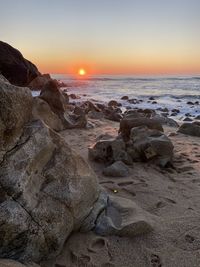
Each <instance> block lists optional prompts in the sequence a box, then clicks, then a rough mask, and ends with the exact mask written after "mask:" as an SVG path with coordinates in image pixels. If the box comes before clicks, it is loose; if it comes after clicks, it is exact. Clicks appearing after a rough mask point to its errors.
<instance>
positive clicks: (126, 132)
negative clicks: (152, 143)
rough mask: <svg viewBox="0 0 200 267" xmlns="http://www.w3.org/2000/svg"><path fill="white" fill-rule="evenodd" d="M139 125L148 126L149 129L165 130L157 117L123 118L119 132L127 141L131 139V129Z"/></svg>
mask: <svg viewBox="0 0 200 267" xmlns="http://www.w3.org/2000/svg"><path fill="white" fill-rule="evenodd" d="M138 126H147V127H148V128H149V129H156V130H158V131H162V132H163V127H162V125H161V123H160V122H158V121H157V120H156V119H149V118H136V119H126V118H124V119H122V120H121V121H120V128H119V133H121V134H122V137H123V139H124V140H125V141H127V140H129V137H130V132H131V129H132V128H134V127H138Z"/></svg>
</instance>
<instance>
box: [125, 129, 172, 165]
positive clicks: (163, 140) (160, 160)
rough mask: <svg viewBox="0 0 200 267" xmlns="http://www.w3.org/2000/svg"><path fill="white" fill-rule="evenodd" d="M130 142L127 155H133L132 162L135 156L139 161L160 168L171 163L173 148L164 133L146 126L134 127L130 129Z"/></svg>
mask: <svg viewBox="0 0 200 267" xmlns="http://www.w3.org/2000/svg"><path fill="white" fill-rule="evenodd" d="M130 141H131V142H132V144H129V150H128V153H129V155H130V156H132V155H134V158H133V157H132V158H133V160H135V158H136V157H135V155H137V157H138V158H139V159H140V160H141V161H152V162H155V163H156V164H158V165H160V166H161V167H165V166H166V165H167V164H171V163H172V158H173V149H174V146H173V144H172V142H171V140H170V139H169V138H168V137H167V136H166V135H165V134H164V133H162V132H160V131H158V130H156V129H148V128H147V127H146V126H141V127H136V128H132V129H131V134H130ZM131 147H132V150H133V151H131V149H130V148H131Z"/></svg>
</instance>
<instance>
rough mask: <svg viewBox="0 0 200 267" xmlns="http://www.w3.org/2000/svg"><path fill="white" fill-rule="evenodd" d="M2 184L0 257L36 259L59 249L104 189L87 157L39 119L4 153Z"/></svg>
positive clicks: (28, 126) (1, 172)
mask: <svg viewBox="0 0 200 267" xmlns="http://www.w3.org/2000/svg"><path fill="white" fill-rule="evenodd" d="M0 185H1V192H2V193H1V204H0V231H1V236H0V244H1V246H0V256H1V257H9V258H13V259H22V260H29V259H31V260H33V261H35V262H38V261H39V260H41V259H43V258H46V257H48V256H49V255H55V254H57V253H58V252H60V250H61V249H62V246H63V244H64V242H65V240H66V239H67V237H68V236H69V234H70V233H71V232H72V231H73V230H76V229H78V228H79V227H80V225H81V223H82V222H83V220H84V219H85V218H86V217H87V215H88V214H89V213H90V211H91V209H92V206H93V204H94V202H95V201H96V199H97V198H98V192H99V191H98V183H97V179H96V176H95V174H94V173H93V172H92V171H91V169H90V168H89V166H88V165H87V164H86V163H85V162H84V160H83V159H82V158H81V157H80V156H78V155H76V154H75V153H74V152H73V151H72V150H71V149H70V147H69V146H68V144H66V143H65V141H64V140H63V139H62V138H61V137H60V136H59V135H57V134H56V133H55V132H53V131H52V130H51V129H50V128H47V127H45V126H44V125H43V124H41V123H39V122H35V123H32V124H30V125H27V127H26V128H25V131H24V133H23V135H22V136H21V139H20V141H19V142H18V143H17V145H16V147H15V148H14V149H13V150H12V151H10V152H9V151H8V152H7V153H6V154H5V155H4V160H3V161H2V162H1V169H0ZM83 200H84V201H83Z"/></svg>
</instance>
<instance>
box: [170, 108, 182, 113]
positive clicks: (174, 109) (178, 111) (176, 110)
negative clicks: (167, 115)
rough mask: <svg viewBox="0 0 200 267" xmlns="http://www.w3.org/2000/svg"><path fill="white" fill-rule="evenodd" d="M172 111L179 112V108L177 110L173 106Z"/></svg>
mask: <svg viewBox="0 0 200 267" xmlns="http://www.w3.org/2000/svg"><path fill="white" fill-rule="evenodd" d="M172 112H175V113H180V110H179V109H176V108H174V109H172Z"/></svg>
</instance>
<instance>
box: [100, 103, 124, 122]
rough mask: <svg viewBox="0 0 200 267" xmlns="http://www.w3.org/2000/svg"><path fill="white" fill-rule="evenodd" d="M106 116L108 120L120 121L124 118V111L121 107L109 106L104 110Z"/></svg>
mask: <svg viewBox="0 0 200 267" xmlns="http://www.w3.org/2000/svg"><path fill="white" fill-rule="evenodd" d="M103 113H104V116H105V118H106V119H107V120H111V121H117V122H119V121H120V120H121V119H122V118H123V115H122V111H121V109H120V108H115V107H112V106H111V107H108V108H105V109H104V110H103Z"/></svg>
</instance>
